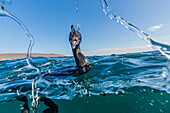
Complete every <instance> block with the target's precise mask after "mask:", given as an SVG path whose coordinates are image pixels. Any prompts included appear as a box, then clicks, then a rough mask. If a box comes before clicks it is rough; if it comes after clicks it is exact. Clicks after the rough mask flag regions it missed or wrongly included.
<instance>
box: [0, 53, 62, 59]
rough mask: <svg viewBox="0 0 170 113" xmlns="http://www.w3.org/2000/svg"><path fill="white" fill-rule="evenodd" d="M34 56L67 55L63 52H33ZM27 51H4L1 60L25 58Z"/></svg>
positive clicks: (0, 56)
mask: <svg viewBox="0 0 170 113" xmlns="http://www.w3.org/2000/svg"><path fill="white" fill-rule="evenodd" d="M31 56H32V57H40V56H41V57H62V56H65V55H62V54H41V53H33V54H32V55H31ZM25 57H26V54H25V53H4V54H0V61H3V60H13V59H19V58H25Z"/></svg>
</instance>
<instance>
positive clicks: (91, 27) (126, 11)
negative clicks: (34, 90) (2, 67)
mask: <svg viewBox="0 0 170 113" xmlns="http://www.w3.org/2000/svg"><path fill="white" fill-rule="evenodd" d="M107 2H108V5H109V7H110V9H111V10H112V12H113V13H114V14H116V15H119V16H121V17H123V18H124V19H125V20H127V21H129V22H131V23H132V24H134V25H136V26H137V27H139V28H140V29H142V30H144V31H145V32H146V33H150V31H148V28H150V27H152V26H156V25H160V24H162V25H163V27H162V28H160V29H158V30H157V31H155V32H153V33H152V36H153V38H154V39H156V40H158V41H161V42H166V43H169V44H170V40H169V38H170V32H169V30H170V22H169V21H170V14H169V12H168V11H169V10H170V7H169V4H170V1H169V0H107ZM4 7H5V9H6V10H7V11H9V12H10V13H12V14H13V15H15V16H16V17H18V18H19V19H20V20H21V21H22V22H23V23H24V24H25V25H26V26H27V27H28V29H29V31H30V33H31V34H32V35H33V36H34V38H35V45H34V47H33V52H35V53H59V54H68V53H70V52H71V48H70V44H69V41H68V35H69V32H70V25H72V24H73V25H76V24H80V25H81V33H82V35H83V42H82V44H81V48H82V50H83V51H88V50H95V49H101V48H129V47H136V46H145V45H146V44H145V43H144V42H143V41H142V40H141V39H140V38H138V36H137V35H136V34H135V33H133V32H131V31H129V30H127V29H126V28H124V27H123V26H121V25H120V24H118V23H116V22H115V21H114V20H110V19H109V18H108V17H107V16H106V15H105V14H104V13H103V12H102V9H101V4H100V3H99V0H79V12H76V11H75V7H76V0H13V2H12V4H11V5H5V6H4ZM0 39H1V41H0V42H1V44H0V53H11V52H12V53H25V52H26V50H27V46H28V43H29V40H28V38H27V37H26V35H25V34H24V32H23V30H22V29H21V28H20V26H19V25H18V24H17V23H16V22H15V21H13V20H11V19H8V18H6V17H0Z"/></svg>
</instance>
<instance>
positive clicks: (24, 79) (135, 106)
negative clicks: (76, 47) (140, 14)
mask: <svg viewBox="0 0 170 113" xmlns="http://www.w3.org/2000/svg"><path fill="white" fill-rule="evenodd" d="M88 59H89V61H90V63H91V64H92V69H91V70H90V71H89V72H88V73H87V74H84V75H82V76H78V77H73V76H69V77H64V76H60V77H51V78H50V79H48V80H46V79H44V78H43V77H42V79H41V80H39V81H38V82H37V87H38V95H39V96H40V97H42V96H45V97H47V98H51V99H53V100H54V102H55V103H56V104H57V105H58V106H59V113H87V112H88V113H127V112H128V113H160V112H163V113H169V112H170V110H169V105H170V103H169V99H170V96H169V93H168V91H169V88H168V87H167V84H168V83H167V76H166V74H167V73H168V70H167V65H168V61H167V59H166V57H165V56H163V55H162V54H160V53H159V52H158V51H152V52H143V53H129V54H120V55H116V54H113V55H108V56H90V57H88ZM32 63H33V64H34V65H35V66H36V67H39V68H40V70H41V72H50V71H53V70H57V69H60V68H62V67H66V66H70V65H75V62H74V58H73V57H56V58H54V57H53V58H52V57H35V58H33V60H32ZM0 70H1V71H0V93H1V95H0V101H1V102H2V103H1V104H0V113H9V112H12V111H14V109H15V111H16V113H18V112H19V111H20V108H21V105H22V104H23V102H19V101H17V100H16V98H18V97H19V96H21V95H26V96H27V97H29V95H31V87H32V86H31V83H32V80H33V79H34V78H35V77H36V74H37V72H36V70H35V69H31V68H30V67H29V66H27V62H26V61H25V59H17V60H7V61H1V62H0ZM42 76H43V75H42ZM165 84H166V85H165ZM8 101H9V102H8ZM8 106H11V109H9V108H8ZM16 109H17V110H16ZM44 109H45V106H44V104H43V103H42V102H40V103H39V107H38V111H39V112H42V110H44Z"/></svg>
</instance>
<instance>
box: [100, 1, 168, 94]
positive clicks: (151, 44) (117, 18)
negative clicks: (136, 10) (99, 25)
mask: <svg viewBox="0 0 170 113" xmlns="http://www.w3.org/2000/svg"><path fill="white" fill-rule="evenodd" d="M99 1H100V3H101V5H102V10H103V12H104V13H105V15H107V16H108V17H109V18H110V19H111V20H115V21H116V22H117V23H120V24H121V25H123V26H124V27H125V28H127V29H129V30H130V31H132V32H134V33H136V34H137V35H138V36H139V37H140V38H141V39H142V40H144V42H146V44H147V45H148V46H149V47H151V48H153V49H156V50H158V51H160V53H161V54H163V55H164V56H166V57H167V59H168V64H167V69H166V71H167V72H166V73H167V74H166V77H165V81H164V83H163V84H162V86H163V87H165V88H166V89H170V86H169V85H168V84H169V83H170V76H169V74H170V65H169V64H170V45H168V44H163V43H160V42H158V41H155V40H153V39H152V37H151V36H150V35H148V34H147V33H145V32H144V31H142V30H141V29H139V28H138V27H136V26H135V25H133V24H131V23H130V22H128V21H126V20H125V19H123V18H122V17H120V16H117V15H115V14H113V13H112V11H111V9H110V8H109V6H108V4H107V2H106V0H99ZM167 92H170V91H168V90H167Z"/></svg>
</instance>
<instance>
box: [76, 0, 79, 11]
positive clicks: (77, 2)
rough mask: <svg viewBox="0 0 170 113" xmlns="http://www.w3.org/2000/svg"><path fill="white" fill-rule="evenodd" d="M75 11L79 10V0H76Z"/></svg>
mask: <svg viewBox="0 0 170 113" xmlns="http://www.w3.org/2000/svg"><path fill="white" fill-rule="evenodd" d="M75 10H76V12H79V1H78V0H76V7H75Z"/></svg>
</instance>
